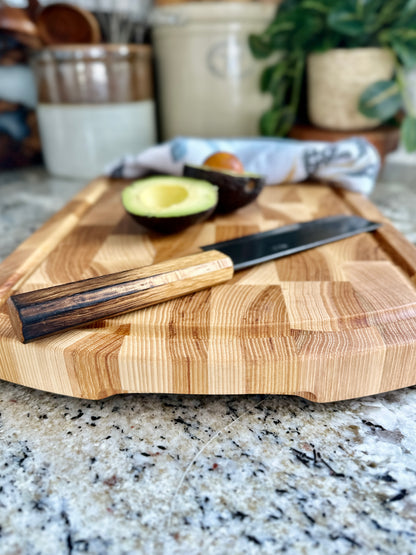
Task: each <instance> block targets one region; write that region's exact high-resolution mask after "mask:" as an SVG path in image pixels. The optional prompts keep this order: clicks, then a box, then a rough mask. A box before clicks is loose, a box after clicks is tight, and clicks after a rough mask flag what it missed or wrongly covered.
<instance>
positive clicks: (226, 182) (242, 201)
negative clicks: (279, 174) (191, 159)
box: [183, 164, 265, 214]
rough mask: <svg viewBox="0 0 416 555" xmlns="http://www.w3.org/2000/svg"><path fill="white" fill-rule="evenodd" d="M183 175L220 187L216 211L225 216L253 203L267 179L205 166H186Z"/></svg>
mask: <svg viewBox="0 0 416 555" xmlns="http://www.w3.org/2000/svg"><path fill="white" fill-rule="evenodd" d="M183 174H184V176H185V177H192V178H194V179H203V180H205V181H209V182H210V183H212V184H213V185H216V186H217V187H218V204H217V208H216V211H217V212H222V213H223V214H224V213H227V212H233V211H234V210H237V209H238V208H241V207H242V206H246V205H247V204H249V203H250V202H253V201H254V200H255V199H256V198H257V197H258V196H259V194H260V192H261V190H262V189H263V187H264V184H265V179H264V177H263V176H261V175H256V174H250V173H237V172H234V171H231V170H219V169H213V168H210V167H209V166H204V165H202V166H194V165H192V164H185V166H184V170H183Z"/></svg>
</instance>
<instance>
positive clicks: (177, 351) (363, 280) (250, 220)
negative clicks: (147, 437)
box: [0, 178, 416, 402]
mask: <svg viewBox="0 0 416 555" xmlns="http://www.w3.org/2000/svg"><path fill="white" fill-rule="evenodd" d="M126 185H127V182H122V181H110V180H107V179H104V178H97V179H96V180H94V181H92V182H91V183H90V184H88V185H87V187H86V188H85V189H84V190H83V191H81V192H80V193H79V194H78V195H77V196H76V197H75V198H74V199H73V200H72V201H71V202H69V203H68V204H67V206H66V207H65V208H64V209H62V210H61V211H60V212H58V213H57V214H56V215H55V216H54V217H53V218H52V219H51V220H49V221H48V222H46V224H44V226H43V227H42V228H40V229H39V230H38V231H36V232H35V233H34V234H33V235H32V236H31V237H30V238H29V239H27V240H26V241H25V242H24V243H22V245H20V246H19V247H18V248H17V249H16V250H15V251H14V252H13V253H12V254H11V255H10V256H9V257H8V258H7V259H6V260H5V261H4V262H3V263H2V264H1V265H0V378H1V379H4V380H8V381H11V382H15V383H19V384H22V385H25V386H28V387H32V388H36V389H42V390H46V391H50V392H54V393H58V394H63V395H69V396H75V397H82V398H88V399H100V398H104V397H107V396H110V395H114V394H118V393H133V392H140V393H180V394H251V393H256V394H259V393H266V394H289V395H300V396H302V397H305V398H307V399H310V400H314V401H318V402H328V401H335V400H341V399H349V398H354V397H360V396H364V395H370V394H375V393H379V392H384V391H389V390H393V389H398V388H402V387H406V386H410V385H414V384H416V248H415V247H414V246H413V245H412V244H411V243H409V242H408V241H407V240H406V239H405V238H404V237H403V236H402V235H401V234H400V233H399V232H398V231H397V230H396V229H395V228H394V227H393V226H392V225H391V223H390V222H389V221H388V220H387V219H386V218H384V217H383V216H382V215H381V214H380V213H379V211H378V210H377V208H376V207H375V206H374V205H373V204H372V203H371V202H370V201H369V200H368V199H366V198H364V197H363V196H361V195H360V194H356V193H351V192H346V191H343V190H340V189H335V188H332V187H329V186H326V185H322V184H313V183H302V184H297V185H293V184H289V185H279V186H275V187H266V188H265V189H264V191H263V192H262V193H261V195H260V197H259V198H258V200H257V201H256V202H255V203H253V204H251V205H249V206H246V207H244V208H242V209H240V210H238V211H236V212H235V213H233V214H231V215H226V216H217V217H215V218H214V219H211V220H209V221H207V222H205V223H203V224H199V225H196V226H194V227H192V228H189V229H188V230H186V231H184V232H181V233H178V234H175V235H171V236H161V235H157V234H155V233H148V232H147V231H146V230H145V229H144V228H142V227H140V225H139V224H137V223H136V222H134V221H133V220H132V219H131V218H130V217H129V216H128V215H127V214H126V213H125V212H124V210H123V208H122V205H121V201H120V192H121V190H122V188H123V187H125V186H126ZM339 213H344V214H358V215H360V216H363V217H367V218H369V219H373V220H377V221H381V222H382V223H383V226H382V227H380V228H379V229H378V230H377V231H376V232H373V233H364V234H361V235H357V236H355V237H351V238H348V239H344V240H342V241H338V242H336V243H332V244H328V245H325V246H322V247H319V248H317V249H313V250H309V251H306V252H303V253H299V254H296V255H292V256H290V257H286V258H282V259H279V260H277V261H274V262H268V263H264V264H261V265H259V266H256V267H254V268H252V269H247V270H243V271H240V272H237V273H235V275H234V277H233V278H232V279H231V280H230V281H228V282H227V283H225V284H222V285H218V286H216V287H212V288H211V289H206V290H203V291H200V292H197V293H193V294H191V295H188V296H185V297H182V298H179V299H174V300H170V301H167V302H165V303H162V304H159V305H156V306H153V307H149V308H144V309H142V310H138V311H135V312H132V313H129V314H125V315H123V316H118V317H114V318H111V319H106V320H101V321H99V322H96V323H94V324H91V325H88V326H84V327H82V328H79V329H74V330H71V331H67V332H65V333H62V334H58V335H54V336H51V337H48V338H44V339H41V340H39V341H35V342H33V343H29V344H26V345H24V344H22V343H21V342H20V341H19V340H18V339H17V338H16V336H15V333H14V332H13V329H12V327H11V325H10V319H9V314H8V311H7V308H6V304H5V303H6V300H7V298H8V297H9V296H10V295H11V294H13V293H16V292H24V291H31V290H34V289H39V288H44V287H48V286H51V285H57V284H60V283H67V282H71V281H76V280H80V279H85V278H89V277H94V276H98V275H102V274H107V273H113V272H118V271H122V270H127V269H130V268H136V267H141V266H145V265H149V264H152V263H157V262H161V261H165V260H168V259H170V258H175V257H180V256H184V255H188V254H191V253H195V252H198V248H199V247H200V246H202V245H204V244H211V243H215V242H218V241H223V240H226V239H231V238H234V237H238V236H244V235H247V234H250V233H255V232H257V231H264V230H267V229H271V228H273V227H276V226H280V225H286V224H290V223H293V222H297V221H306V220H311V219H315V218H321V217H325V216H329V215H333V214H339Z"/></svg>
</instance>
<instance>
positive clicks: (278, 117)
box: [260, 106, 295, 137]
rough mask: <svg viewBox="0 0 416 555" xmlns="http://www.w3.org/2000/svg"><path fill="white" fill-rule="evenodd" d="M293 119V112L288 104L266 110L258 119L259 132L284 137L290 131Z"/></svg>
mask: <svg viewBox="0 0 416 555" xmlns="http://www.w3.org/2000/svg"><path fill="white" fill-rule="evenodd" d="M294 121H295V114H294V113H293V111H292V110H291V109H290V107H288V106H287V107H284V108H281V109H271V110H267V112H265V113H264V114H263V115H262V117H261V119H260V132H261V134H262V135H267V136H269V137H270V136H271V137H273V136H275V137H276V136H277V137H284V136H286V135H287V134H288V132H289V131H290V129H291V127H292V125H293V123H294Z"/></svg>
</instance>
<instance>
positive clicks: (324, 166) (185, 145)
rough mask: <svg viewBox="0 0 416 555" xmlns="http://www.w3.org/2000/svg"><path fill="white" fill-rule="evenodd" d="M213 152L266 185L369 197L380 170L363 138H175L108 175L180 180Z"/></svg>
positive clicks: (113, 167) (127, 160)
mask: <svg viewBox="0 0 416 555" xmlns="http://www.w3.org/2000/svg"><path fill="white" fill-rule="evenodd" d="M217 151H226V152H230V153H233V154H235V155H236V156H237V157H238V158H239V159H240V160H241V162H242V163H243V165H244V168H245V170H246V171H247V172H249V173H255V174H261V175H263V176H264V177H265V180H266V184H268V185H271V184H279V183H291V182H292V183H293V182H299V181H304V180H313V181H320V182H325V183H330V184H332V185H334V186H336V187H343V188H345V189H349V190H351V191H356V192H359V193H362V194H364V195H368V194H370V193H371V191H372V189H373V187H374V185H375V182H376V179H377V175H378V173H379V170H380V156H379V154H378V151H377V150H376V148H375V147H374V146H373V145H372V144H371V143H369V142H368V141H367V140H366V139H364V138H361V137H353V138H350V139H345V140H341V141H337V142H321V141H297V140H293V139H278V138H263V137H258V138H257V137H256V138H231V139H202V138H196V137H176V138H174V139H172V140H171V141H168V142H165V143H161V144H159V145H156V146H152V147H149V148H147V149H146V150H144V151H142V152H141V153H139V154H137V155H126V156H124V157H123V158H122V159H121V160H118V161H116V162H115V163H114V164H112V165H111V166H110V167H109V168H108V169H107V172H106V173H107V174H108V175H110V176H111V177H122V178H128V179H130V178H139V177H143V176H145V175H148V174H149V173H161V174H169V175H182V172H183V167H184V164H196V165H200V164H202V163H203V161H204V160H205V158H207V157H208V156H209V155H210V154H212V153H214V152H217Z"/></svg>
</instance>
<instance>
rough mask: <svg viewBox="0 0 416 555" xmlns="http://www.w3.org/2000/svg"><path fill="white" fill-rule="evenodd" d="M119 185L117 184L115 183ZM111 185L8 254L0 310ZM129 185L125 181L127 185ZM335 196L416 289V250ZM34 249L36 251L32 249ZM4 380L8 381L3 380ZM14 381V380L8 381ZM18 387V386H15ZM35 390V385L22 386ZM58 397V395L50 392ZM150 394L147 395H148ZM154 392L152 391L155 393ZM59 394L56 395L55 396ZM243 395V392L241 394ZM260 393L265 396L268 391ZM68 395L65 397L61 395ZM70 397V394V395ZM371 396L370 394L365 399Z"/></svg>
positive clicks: (357, 200)
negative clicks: (372, 227)
mask: <svg viewBox="0 0 416 555" xmlns="http://www.w3.org/2000/svg"><path fill="white" fill-rule="evenodd" d="M117 182H118V183H120V180H118V181H117ZM113 183H115V182H112V181H110V180H108V179H107V178H102V177H99V178H97V179H95V180H93V181H92V182H90V183H89V184H88V185H87V186H86V187H85V188H84V189H83V190H82V191H80V192H79V193H78V194H77V195H76V196H75V197H74V198H73V199H72V200H71V201H70V202H69V203H68V204H67V205H66V206H65V207H64V208H62V209H61V210H60V211H59V212H57V213H56V214H55V215H54V216H53V217H52V218H51V219H50V220H48V221H47V222H45V224H43V225H42V226H41V227H40V228H39V229H38V230H37V231H36V232H35V233H34V234H33V235H32V236H30V237H29V238H28V239H26V240H25V241H24V242H23V243H21V245H19V247H17V249H16V250H15V251H14V252H13V253H11V254H10V255H9V256H8V257H7V258H6V259H5V260H4V261H3V262H2V263H1V264H0V284H1V285H0V310H2V311H4V310H5V308H4V302H5V301H6V300H7V298H8V297H9V296H10V295H11V294H13V293H14V291H16V290H18V289H19V287H21V285H22V284H23V283H24V281H25V280H26V279H27V278H28V277H29V276H30V275H31V273H32V272H33V271H34V270H35V269H36V268H37V267H38V266H39V265H40V264H41V263H42V261H43V260H45V258H46V257H47V256H48V254H49V253H50V252H51V251H52V250H53V249H54V248H55V247H56V246H57V245H58V244H59V242H60V241H61V240H62V239H63V238H64V237H65V236H66V235H67V234H69V233H70V232H71V230H72V229H74V227H76V225H77V224H78V222H79V221H80V220H81V218H82V217H83V216H84V215H85V214H86V212H87V211H88V210H89V208H90V207H91V206H93V205H94V204H95V203H96V202H97V201H98V200H99V199H100V197H101V196H102V195H103V194H104V193H105V192H106V191H108V190H109V188H110V187H111V186H112V184H113ZM126 183H128V181H126ZM336 192H337V194H338V195H340V197H341V198H342V199H343V201H344V202H345V203H346V204H347V205H348V206H349V207H350V208H351V211H352V212H353V213H356V214H358V215H361V216H363V217H366V218H369V219H374V220H376V221H380V222H382V223H383V224H384V225H383V226H382V227H381V228H380V229H379V230H378V231H377V232H375V235H376V237H377V241H378V242H380V243H382V244H383V248H384V249H385V250H386V252H388V253H389V254H390V255H391V256H392V260H393V262H394V263H395V264H396V265H398V266H399V267H400V269H401V270H402V271H403V272H404V274H405V275H406V276H407V277H408V278H410V280H411V281H412V283H413V284H415V285H416V279H415V276H416V247H415V246H414V245H413V244H412V243H410V242H409V241H408V240H407V239H406V238H405V237H404V236H403V235H402V234H401V233H400V232H398V231H397V230H396V229H395V228H394V226H393V225H392V224H391V222H390V221H389V220H388V219H387V218H385V217H384V216H383V215H382V213H381V212H380V211H379V210H378V209H377V208H376V207H375V206H374V205H373V204H372V203H371V201H369V199H367V198H366V197H363V196H362V195H361V194H359V193H353V192H349V191H345V190H341V189H339V190H337V191H336ZM35 245H37V248H35V249H34V248H33V247H34V246H35ZM5 379H7V377H6V378H5ZM10 381H15V380H10ZM16 383H17V382H16ZM22 385H29V387H35V388H36V385H34V384H27V383H23V384H22ZM410 385H413V379H409V378H408V377H407V378H406V382H405V383H404V382H403V383H401V384H397V386H398V387H397V389H399V388H401V387H408V386H410ZM390 389H391V388H389V387H386V388H385V389H383V388H382V384H380V388H379V391H377V392H380V393H381V392H384V391H389V390H390ZM52 392H54V393H57V391H52ZM149 392H150V391H149ZM156 392H157V391H155V393H156ZM58 393H59V392H58ZM117 393H128V391H108V392H107V391H101V392H99V393H98V395H97V396H95V395H87V396H85V395H84V394H83V393H82V392H81V391H80V392H78V393H77V392H74V396H80V397H84V398H88V399H94V398H95V399H101V398H104V397H107V396H109V395H114V394H117ZM242 393H244V392H242ZM259 393H267V391H264V392H260V391H259ZM63 394H64V395H65V394H68V393H63ZM69 394H70V393H69ZM277 394H290V395H292V394H293V395H298V396H301V397H304V398H307V399H310V400H313V401H318V402H329V401H333V400H342V399H345V398H351V397H354V396H355V395H354V394H353V395H352V396H350V397H339V396H338V395H334V396H333V398H331V399H325V398H320V395H319V394H318V395H317V394H316V393H312V392H311V391H306V390H305V391H293V392H286V391H285V392H282V393H280V392H277ZM371 394H374V392H373V391H369V392H368V395H371ZM360 396H361V395H360Z"/></svg>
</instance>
